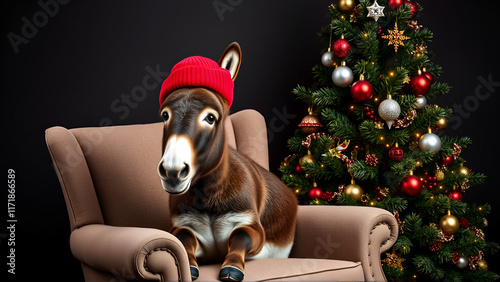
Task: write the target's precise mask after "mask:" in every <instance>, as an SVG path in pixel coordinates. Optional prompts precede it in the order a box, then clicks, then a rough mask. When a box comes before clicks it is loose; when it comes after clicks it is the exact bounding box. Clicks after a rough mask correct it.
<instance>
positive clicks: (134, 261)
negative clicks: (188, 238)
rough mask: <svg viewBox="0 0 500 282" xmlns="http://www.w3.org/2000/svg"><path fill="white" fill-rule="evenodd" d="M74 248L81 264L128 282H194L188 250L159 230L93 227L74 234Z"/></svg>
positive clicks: (72, 248) (96, 225)
mask: <svg viewBox="0 0 500 282" xmlns="http://www.w3.org/2000/svg"><path fill="white" fill-rule="evenodd" d="M70 246H71V251H72V253H73V255H74V256H75V257H76V258H77V259H79V260H80V261H81V262H83V263H85V264H87V265H88V266H90V267H92V268H95V269H98V270H101V271H106V272H110V273H113V274H116V275H119V276H121V277H124V278H127V279H136V280H155V281H173V280H175V281H181V280H182V281H185V280H191V272H190V270H189V262H188V258H187V253H186V250H185V248H184V246H183V245H182V243H181V242H180V241H179V240H178V239H177V238H176V237H175V236H173V235H172V234H170V233H168V232H165V231H162V230H159V229H153V228H138V227H115V226H109V225H102V224H91V225H86V226H83V227H81V228H78V229H75V230H73V232H72V233H71V238H70Z"/></svg>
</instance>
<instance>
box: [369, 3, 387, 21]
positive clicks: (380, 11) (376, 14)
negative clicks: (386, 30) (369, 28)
mask: <svg viewBox="0 0 500 282" xmlns="http://www.w3.org/2000/svg"><path fill="white" fill-rule="evenodd" d="M384 8H385V6H380V5H379V4H378V3H377V0H375V2H373V5H371V6H368V7H366V9H368V15H367V17H370V18H373V19H374V20H375V21H378V19H379V18H380V17H385V15H384Z"/></svg>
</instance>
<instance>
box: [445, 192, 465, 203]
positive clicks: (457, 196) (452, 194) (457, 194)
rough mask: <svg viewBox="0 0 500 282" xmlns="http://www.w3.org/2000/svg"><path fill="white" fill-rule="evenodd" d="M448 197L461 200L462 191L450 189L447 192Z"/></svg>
mask: <svg viewBox="0 0 500 282" xmlns="http://www.w3.org/2000/svg"><path fill="white" fill-rule="evenodd" d="M448 198H450V199H452V200H455V201H459V202H461V201H462V193H460V191H455V190H453V191H450V192H448Z"/></svg>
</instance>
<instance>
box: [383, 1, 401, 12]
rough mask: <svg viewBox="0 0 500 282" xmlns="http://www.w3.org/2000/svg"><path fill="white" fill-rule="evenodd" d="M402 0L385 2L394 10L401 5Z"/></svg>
mask: <svg viewBox="0 0 500 282" xmlns="http://www.w3.org/2000/svg"><path fill="white" fill-rule="evenodd" d="M403 2H404V1H403V0H389V1H387V4H388V5H389V7H391V9H393V10H396V9H397V8H398V7H399V6H401V5H403Z"/></svg>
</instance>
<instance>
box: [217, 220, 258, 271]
mask: <svg viewBox="0 0 500 282" xmlns="http://www.w3.org/2000/svg"><path fill="white" fill-rule="evenodd" d="M264 241H265V233H264V228H263V227H262V225H260V224H255V225H252V226H248V225H247V226H240V227H238V228H236V229H234V230H233V232H231V235H230V236H229V239H228V241H227V245H228V252H227V255H226V258H225V259H224V263H223V264H222V268H221V270H220V272H219V279H220V280H222V281H242V280H243V276H244V271H245V256H246V255H250V256H254V255H256V254H258V253H259V252H260V251H261V250H262V246H264Z"/></svg>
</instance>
